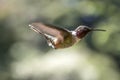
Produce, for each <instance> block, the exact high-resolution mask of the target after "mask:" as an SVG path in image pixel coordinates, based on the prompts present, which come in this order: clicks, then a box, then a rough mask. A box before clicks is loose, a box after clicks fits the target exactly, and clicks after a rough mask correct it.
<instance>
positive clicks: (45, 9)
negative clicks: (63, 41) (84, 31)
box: [0, 0, 120, 80]
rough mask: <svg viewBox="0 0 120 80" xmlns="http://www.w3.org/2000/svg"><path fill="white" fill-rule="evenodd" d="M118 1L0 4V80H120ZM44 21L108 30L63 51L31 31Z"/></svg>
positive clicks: (14, 0) (8, 0)
mask: <svg viewBox="0 0 120 80" xmlns="http://www.w3.org/2000/svg"><path fill="white" fill-rule="evenodd" d="M119 9H120V1H119V0H0V80H120V76H119V75H120V42H119V41H120V37H119V36H120V28H119V25H120V22H119V21H120V18H119V17H120V10H119ZM35 21H37V22H39V21H45V22H48V23H51V24H56V25H59V26H61V27H63V28H68V29H70V30H74V29H75V28H76V27H77V26H79V25H87V26H89V27H92V28H100V29H106V30H107V31H106V32H92V33H89V34H88V36H86V38H85V39H83V40H81V42H79V43H78V44H76V45H74V46H72V47H70V48H66V49H60V50H54V49H52V48H50V47H48V45H47V43H46V41H45V39H44V38H43V37H42V36H40V35H38V34H36V33H35V32H33V31H32V30H30V29H29V27H28V24H29V23H31V22H35Z"/></svg>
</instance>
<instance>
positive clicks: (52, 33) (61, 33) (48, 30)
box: [29, 22, 70, 45]
mask: <svg viewBox="0 0 120 80" xmlns="http://www.w3.org/2000/svg"><path fill="white" fill-rule="evenodd" d="M29 26H30V27H31V29H33V30H34V31H36V32H37V33H40V34H43V35H44V36H45V37H46V39H47V40H48V42H49V43H50V42H51V43H52V44H53V45H56V44H59V43H61V42H63V41H64V38H65V37H66V36H68V35H69V34H70V32H69V31H68V30H66V29H63V28H60V27H57V26H54V25H51V24H46V23H41V22H40V23H32V24H30V25H29ZM51 43H50V44H51Z"/></svg>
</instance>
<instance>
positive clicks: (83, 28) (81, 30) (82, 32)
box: [75, 26, 106, 39]
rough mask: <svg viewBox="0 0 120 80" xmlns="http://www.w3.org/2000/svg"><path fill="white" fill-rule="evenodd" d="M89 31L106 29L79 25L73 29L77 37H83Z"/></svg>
mask: <svg viewBox="0 0 120 80" xmlns="http://www.w3.org/2000/svg"><path fill="white" fill-rule="evenodd" d="M90 31H106V30H103V29H93V28H90V27H88V26H79V27H78V28H77V29H75V32H76V36H77V37H78V38H80V39H81V38H83V37H85V36H86V34H87V33H88V32H90Z"/></svg>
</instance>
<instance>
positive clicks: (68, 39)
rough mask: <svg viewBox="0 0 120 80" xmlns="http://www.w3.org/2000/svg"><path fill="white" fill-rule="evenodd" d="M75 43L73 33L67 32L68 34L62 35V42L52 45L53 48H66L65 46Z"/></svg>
mask: <svg viewBox="0 0 120 80" xmlns="http://www.w3.org/2000/svg"><path fill="white" fill-rule="evenodd" d="M74 43H75V38H74V36H73V35H71V34H69V35H66V36H65V37H64V40H63V42H60V43H58V44H55V45H54V48H55V49H58V48H67V47H70V46H72V45H73V44H74Z"/></svg>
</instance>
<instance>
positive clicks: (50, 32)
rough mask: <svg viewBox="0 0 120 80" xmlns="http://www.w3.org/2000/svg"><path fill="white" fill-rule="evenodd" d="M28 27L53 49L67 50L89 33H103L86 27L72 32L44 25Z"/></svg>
mask: <svg viewBox="0 0 120 80" xmlns="http://www.w3.org/2000/svg"><path fill="white" fill-rule="evenodd" d="M29 26H30V27H31V29H32V30H34V31H35V32H37V33H40V34H41V35H42V36H44V37H45V38H46V40H47V43H48V45H49V46H52V48H55V49H59V48H67V47H70V46H72V45H74V44H75V43H77V42H79V40H81V39H82V38H83V37H85V36H86V34H87V33H88V32H90V31H105V30H102V29H91V28H89V27H87V26H79V27H78V28H77V29H75V30H74V31H69V30H66V29H63V28H59V27H56V26H54V25H50V24H45V23H32V24H30V25H29Z"/></svg>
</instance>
